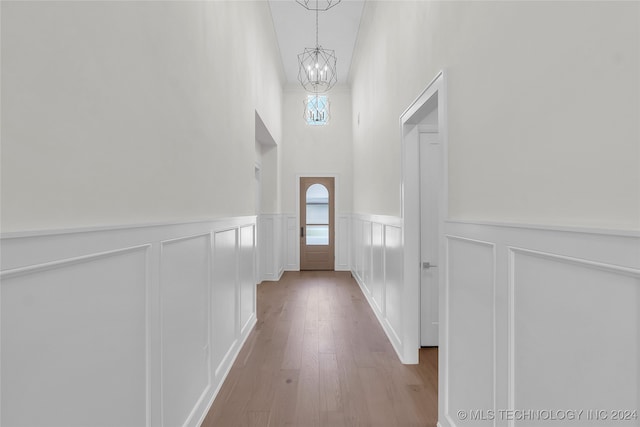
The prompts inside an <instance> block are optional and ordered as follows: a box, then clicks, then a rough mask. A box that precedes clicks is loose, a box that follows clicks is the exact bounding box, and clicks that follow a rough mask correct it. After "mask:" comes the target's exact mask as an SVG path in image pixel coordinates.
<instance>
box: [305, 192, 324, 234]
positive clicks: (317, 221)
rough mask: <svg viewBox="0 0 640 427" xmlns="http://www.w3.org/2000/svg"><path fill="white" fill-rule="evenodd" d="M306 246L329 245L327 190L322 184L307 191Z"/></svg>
mask: <svg viewBox="0 0 640 427" xmlns="http://www.w3.org/2000/svg"><path fill="white" fill-rule="evenodd" d="M306 204H307V215H306V217H307V224H306V226H307V236H306V237H307V245H310V246H321V245H325V246H326V245H328V244H329V190H327V187H325V186H324V185H322V184H313V185H311V186H310V187H309V188H308V189H307V195H306Z"/></svg>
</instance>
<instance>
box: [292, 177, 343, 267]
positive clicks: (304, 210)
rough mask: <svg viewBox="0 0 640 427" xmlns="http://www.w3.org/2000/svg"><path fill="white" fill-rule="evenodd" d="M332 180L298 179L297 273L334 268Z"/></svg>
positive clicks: (324, 178) (325, 178)
mask: <svg viewBox="0 0 640 427" xmlns="http://www.w3.org/2000/svg"><path fill="white" fill-rule="evenodd" d="M334 206H335V205H334V178H327V177H323V178H306V177H305V178H300V270H333V269H334V257H335V255H334V252H335V249H334V248H335V242H334V240H335V237H334V231H333V230H334Z"/></svg>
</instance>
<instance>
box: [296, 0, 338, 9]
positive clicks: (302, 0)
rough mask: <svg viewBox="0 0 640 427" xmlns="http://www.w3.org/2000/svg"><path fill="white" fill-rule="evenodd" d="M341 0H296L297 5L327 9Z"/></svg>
mask: <svg viewBox="0 0 640 427" xmlns="http://www.w3.org/2000/svg"><path fill="white" fill-rule="evenodd" d="M341 1H342V0H323V1H321V2H319V1H318V0H315V1H313V0H296V2H297V3H298V4H299V5H301V6H302V7H305V8H307V9H309V10H329V9H331V8H332V7H333V6H335V5H337V4H338V3H340V2H341Z"/></svg>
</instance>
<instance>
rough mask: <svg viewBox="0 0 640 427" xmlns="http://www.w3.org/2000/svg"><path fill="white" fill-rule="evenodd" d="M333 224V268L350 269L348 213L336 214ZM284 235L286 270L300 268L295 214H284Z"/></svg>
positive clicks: (298, 239)
mask: <svg viewBox="0 0 640 427" xmlns="http://www.w3.org/2000/svg"><path fill="white" fill-rule="evenodd" d="M335 218H336V224H335V233H336V234H335V243H336V244H335V267H334V268H335V270H336V271H349V270H350V268H351V267H350V259H349V258H350V235H351V234H350V231H349V227H350V223H351V215H350V214H336V215H335ZM284 223H285V224H286V227H285V229H286V236H285V237H284V243H285V247H284V253H285V265H284V269H285V270H287V271H298V270H300V226H299V220H298V217H297V216H296V215H295V214H286V215H284Z"/></svg>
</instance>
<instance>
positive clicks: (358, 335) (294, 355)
mask: <svg viewBox="0 0 640 427" xmlns="http://www.w3.org/2000/svg"><path fill="white" fill-rule="evenodd" d="M257 301H258V302H257V303H258V308H257V314H258V323H257V325H256V327H255V329H254V330H253V331H252V333H251V334H250V336H249V337H248V339H247V342H246V343H245V345H244V347H243V348H242V350H241V352H240V354H239V355H238V358H237V359H236V361H235V363H234V365H233V367H232V368H231V371H230V372H229V376H228V377H227V379H226V381H225V382H224V384H223V385H222V388H221V390H220V392H219V394H218V396H217V398H216V400H215V402H214V404H213V406H212V408H211V410H210V411H209V414H208V415H207V417H206V419H205V421H204V423H203V424H202V426H203V427H214V426H225V427H235V426H270V427H284V426H295V427H312V426H327V427H328V426H331V427H341V426H343V427H348V426H381V427H382V426H385V427H392V426H398V427H400V426H402V427H404V426H407V427H409V426H412V427H413V426H415V427H418V426H435V424H436V420H437V384H438V379H437V350H434V349H424V350H421V352H420V364H419V365H402V364H401V363H400V361H399V360H398V358H397V356H396V354H395V352H394V350H393V348H392V346H391V344H390V343H389V341H388V339H387V337H386V336H385V334H384V332H383V331H382V329H381V327H380V325H379V323H378V322H377V320H376V318H375V315H374V314H373V312H372V311H371V308H370V307H369V305H368V304H367V301H366V299H365V298H364V296H363V295H362V293H361V291H360V289H359V287H358V285H357V284H356V282H355V280H354V279H353V278H352V277H351V276H350V273H348V272H287V273H285V275H284V276H283V277H282V279H281V280H280V281H279V282H263V283H262V284H260V285H259V286H258V295H257Z"/></svg>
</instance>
